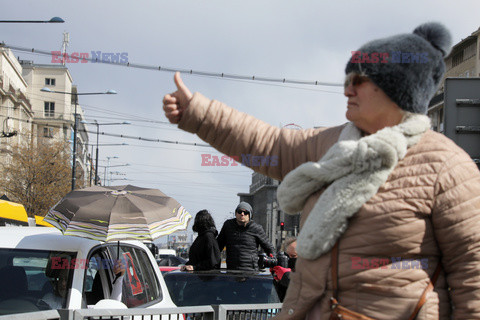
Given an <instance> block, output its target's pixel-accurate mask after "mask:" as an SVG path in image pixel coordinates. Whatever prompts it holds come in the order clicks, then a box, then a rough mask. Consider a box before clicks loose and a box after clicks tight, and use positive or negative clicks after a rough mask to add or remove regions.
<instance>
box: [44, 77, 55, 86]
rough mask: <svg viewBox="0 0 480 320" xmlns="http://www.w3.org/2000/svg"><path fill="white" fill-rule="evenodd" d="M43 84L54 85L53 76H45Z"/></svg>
mask: <svg viewBox="0 0 480 320" xmlns="http://www.w3.org/2000/svg"><path fill="white" fill-rule="evenodd" d="M45 85H47V86H54V85H55V78H45Z"/></svg>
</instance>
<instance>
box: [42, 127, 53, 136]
mask: <svg viewBox="0 0 480 320" xmlns="http://www.w3.org/2000/svg"><path fill="white" fill-rule="evenodd" d="M43 136H44V137H45V138H53V128H49V127H44V128H43Z"/></svg>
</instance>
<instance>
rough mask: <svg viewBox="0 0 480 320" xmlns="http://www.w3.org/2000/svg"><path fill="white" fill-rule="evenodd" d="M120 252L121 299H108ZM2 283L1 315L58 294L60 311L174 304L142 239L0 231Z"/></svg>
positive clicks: (12, 229) (48, 230)
mask: <svg viewBox="0 0 480 320" xmlns="http://www.w3.org/2000/svg"><path fill="white" fill-rule="evenodd" d="M117 250H119V254H120V258H121V259H123V261H124V264H125V266H126V272H125V275H124V276H123V283H122V285H121V286H120V287H121V293H122V294H121V301H114V300H112V299H109V298H111V296H110V295H111V294H112V291H113V290H112V288H113V286H112V283H114V279H115V275H114V272H113V262H114V261H115V260H116V258H117ZM60 272H63V274H64V275H65V274H67V275H68V276H67V277H65V276H63V277H64V278H65V279H66V293H64V294H59V290H58V288H59V287H58V285H59V281H61V279H60V276H59V274H60ZM63 282H64V283H65V280H64V281H63ZM0 286H1V290H0V315H6V314H12V313H21V312H31V311H38V310H45V309H50V308H55V307H52V306H49V305H48V304H47V303H45V300H46V301H48V299H45V298H44V297H46V296H48V295H50V296H52V295H56V298H57V299H58V301H59V305H58V306H60V305H61V308H62V309H81V308H83V309H84V308H87V307H89V308H92V307H102V308H108V307H110V308H117V309H118V308H119V307H125V308H127V307H128V308H131V307H142V308H175V307H176V306H175V304H174V303H173V302H172V299H171V298H170V295H169V293H168V289H167V287H166V285H165V281H164V280H163V277H162V274H161V273H160V270H159V268H158V266H157V263H156V261H155V259H154V257H153V255H152V253H151V252H150V250H149V249H148V248H147V247H146V246H145V245H144V244H142V243H141V242H139V241H120V243H119V246H118V244H117V242H107V243H104V242H99V241H94V240H89V239H83V238H79V237H72V236H64V235H62V233H61V232H60V231H58V230H57V229H55V228H46V227H2V228H1V229H0ZM117 287H118V285H117ZM58 306H57V308H58Z"/></svg>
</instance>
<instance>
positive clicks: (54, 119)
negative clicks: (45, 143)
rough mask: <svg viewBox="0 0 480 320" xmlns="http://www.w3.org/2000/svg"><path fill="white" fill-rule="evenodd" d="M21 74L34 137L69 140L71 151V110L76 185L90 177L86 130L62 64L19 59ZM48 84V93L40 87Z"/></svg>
mask: <svg viewBox="0 0 480 320" xmlns="http://www.w3.org/2000/svg"><path fill="white" fill-rule="evenodd" d="M20 63H21V65H22V67H23V77H24V79H25V81H26V82H27V84H28V86H27V95H28V97H29V98H30V101H31V105H32V110H33V113H34V116H33V122H34V123H35V124H36V126H37V131H36V134H37V137H43V138H50V139H57V140H60V141H69V142H70V145H71V149H72V150H71V152H73V141H74V138H73V135H74V125H75V114H76V117H77V145H76V180H77V184H78V185H80V186H85V185H87V184H88V182H89V179H90V176H91V174H90V172H91V170H92V166H91V156H90V154H89V152H88V151H89V150H88V131H87V128H86V126H85V124H83V123H82V120H85V117H84V113H83V110H82V108H81V106H80V105H79V101H78V95H76V93H77V87H76V86H74V85H73V79H72V76H71V74H70V71H69V70H68V68H66V67H65V66H63V65H49V64H34V63H33V62H32V61H26V60H23V61H20ZM43 88H48V89H50V90H51V91H58V92H65V93H52V92H44V91H41V89H43Z"/></svg>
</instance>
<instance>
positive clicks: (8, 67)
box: [0, 45, 34, 161]
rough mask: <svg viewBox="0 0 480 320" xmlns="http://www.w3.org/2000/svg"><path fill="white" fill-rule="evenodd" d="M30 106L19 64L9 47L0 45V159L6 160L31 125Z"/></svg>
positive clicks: (31, 111)
mask: <svg viewBox="0 0 480 320" xmlns="http://www.w3.org/2000/svg"><path fill="white" fill-rule="evenodd" d="M32 118H33V110H32V105H31V104H30V101H29V99H27V82H26V81H25V79H24V78H23V76H22V66H21V65H20V63H19V62H18V60H17V58H15V56H14V55H13V53H12V51H11V50H10V49H8V48H5V47H2V46H1V45H0V125H1V131H0V161H8V158H7V155H8V153H9V152H10V151H11V148H12V146H13V145H15V144H18V143H22V142H23V141H22V140H23V139H26V138H27V137H26V136H25V135H24V134H22V133H25V132H26V131H30V130H32V129H33V126H34V125H33V124H32V121H31V120H32Z"/></svg>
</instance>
